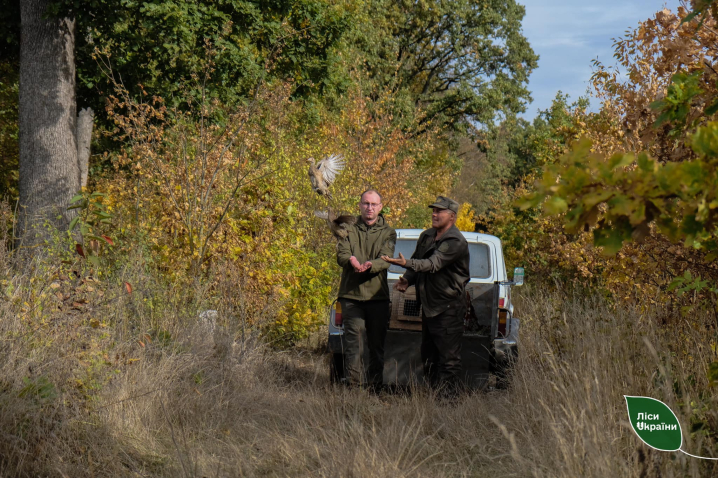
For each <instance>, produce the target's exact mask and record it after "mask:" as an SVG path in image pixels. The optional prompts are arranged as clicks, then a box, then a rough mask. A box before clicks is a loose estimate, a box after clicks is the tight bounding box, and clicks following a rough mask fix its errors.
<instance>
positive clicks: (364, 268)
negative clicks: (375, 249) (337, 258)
mask: <svg viewBox="0 0 718 478" xmlns="http://www.w3.org/2000/svg"><path fill="white" fill-rule="evenodd" d="M349 264H351V265H352V267H353V268H354V272H366V271H368V270H369V269H371V262H369V261H366V262H365V263H364V264H359V261H358V260H357V258H356V257H354V256H351V257H350V258H349Z"/></svg>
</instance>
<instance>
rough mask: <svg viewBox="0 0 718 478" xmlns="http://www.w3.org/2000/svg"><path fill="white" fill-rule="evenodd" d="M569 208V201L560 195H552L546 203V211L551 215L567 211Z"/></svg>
mask: <svg viewBox="0 0 718 478" xmlns="http://www.w3.org/2000/svg"><path fill="white" fill-rule="evenodd" d="M567 209H568V203H566V200H565V199H564V198H561V197H558V196H552V197H551V198H550V199H549V200H548V201H546V202H545V203H544V211H545V212H546V214H548V215H550V216H553V215H555V214H561V213H562V212H566V210H567Z"/></svg>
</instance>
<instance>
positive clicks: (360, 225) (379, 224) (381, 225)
mask: <svg viewBox="0 0 718 478" xmlns="http://www.w3.org/2000/svg"><path fill="white" fill-rule="evenodd" d="M357 227H358V228H360V229H361V230H363V231H366V230H374V231H380V230H382V229H384V228H385V227H387V224H386V221H385V220H384V216H382V215H381V214H379V217H377V219H376V222H375V223H374V225H373V226H368V225H367V224H366V223H365V222H364V221H362V218H361V216H357Z"/></svg>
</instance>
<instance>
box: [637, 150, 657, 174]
mask: <svg viewBox="0 0 718 478" xmlns="http://www.w3.org/2000/svg"><path fill="white" fill-rule="evenodd" d="M636 162H637V163H638V167H639V168H640V169H641V170H643V171H646V172H647V173H652V172H653V171H655V168H656V162H655V161H653V160H652V159H651V158H650V157H649V156H648V155H647V154H646V153H641V154H639V155H638V160H637V161H636Z"/></svg>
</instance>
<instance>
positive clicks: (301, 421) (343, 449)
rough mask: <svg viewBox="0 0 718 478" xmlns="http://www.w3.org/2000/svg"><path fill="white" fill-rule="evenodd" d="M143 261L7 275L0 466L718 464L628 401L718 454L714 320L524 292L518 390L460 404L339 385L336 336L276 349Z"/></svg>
mask: <svg viewBox="0 0 718 478" xmlns="http://www.w3.org/2000/svg"><path fill="white" fill-rule="evenodd" d="M142 274H144V273H143V272H142V270H141V268H135V269H132V268H127V269H124V270H121V271H118V272H116V273H114V275H113V276H112V278H107V279H105V280H104V281H98V282H95V281H93V280H88V278H87V276H85V275H83V274H79V275H75V276H66V275H64V274H63V273H62V272H58V271H57V270H54V269H44V268H43V267H42V266H41V265H38V266H37V268H35V269H32V270H28V271H27V273H25V274H17V273H13V272H12V271H11V270H10V269H6V270H5V275H4V279H5V280H4V281H3V287H4V293H5V295H4V300H3V302H2V305H0V314H2V315H0V317H1V318H0V332H1V334H0V336H1V337H2V342H0V476H2V477H16V476H17V477H24V476H28V477H30V476H59V477H83V476H88V477H92V476H167V477H175V476H183V477H190V476H191V477H213V476H220V477H222V476H327V477H335V476H347V477H350V476H351V477H366V476H379V477H381V476H387V477H389V476H391V477H398V476H427V477H436V476H497V477H501V476H547V477H549V476H550V477H553V476H560V477H564V476H565V477H576V476H595V477H614V476H627V477H628V476H630V477H633V476H636V477H639V476H645V477H648V476H667V477H669V476H691V477H692V476H696V477H697V476H710V475H715V474H716V473H718V466H716V465H714V464H713V462H708V461H703V460H697V459H694V458H689V457H687V456H685V455H683V454H680V453H665V452H659V451H655V450H652V449H650V448H649V447H647V446H645V445H643V444H642V443H641V442H640V440H639V439H638V438H637V437H636V436H635V434H633V432H632V431H631V430H630V427H629V425H628V421H627V414H626V407H625V403H624V399H623V395H624V394H626V395H647V396H652V397H654V398H658V399H661V400H663V401H665V402H666V403H667V404H668V405H669V406H670V407H671V408H672V409H673V410H674V411H675V412H676V414H677V415H678V417H679V419H680V420H681V424H682V427H683V431H684V449H685V450H686V451H688V452H690V453H693V454H698V455H704V456H713V455H718V453H716V451H715V450H716V448H715V445H716V441H715V430H717V429H718V426H717V424H718V420H717V417H716V410H718V407H716V393H715V390H714V389H713V388H710V387H709V386H708V383H707V378H706V366H707V364H708V363H710V362H711V360H714V359H715V352H714V351H712V350H711V349H710V346H709V343H710V338H711V335H712V334H715V318H714V317H713V316H709V315H706V316H705V317H701V318H700V320H699V321H698V322H699V323H700V324H703V325H700V326H693V327H689V326H687V325H682V323H681V320H680V319H679V318H677V317H672V316H669V315H667V314H666V313H665V312H664V311H662V310H661V309H653V310H651V309H645V310H642V309H641V308H640V307H639V306H637V305H634V306H631V305H614V304H611V303H610V301H608V300H606V299H604V298H601V297H600V296H598V295H595V296H590V295H585V294H575V295H566V294H559V293H556V292H548V290H549V289H543V288H539V287H535V286H534V287H533V288H531V289H527V288H524V289H523V290H521V291H520V292H519V291H517V296H518V297H517V299H516V301H517V306H516V312H517V314H516V315H517V316H520V317H522V318H523V322H522V330H521V351H520V356H519V360H518V363H517V364H516V367H515V371H514V375H513V380H512V384H511V387H510V389H509V390H487V391H483V392H476V393H473V394H470V395H465V396H463V397H462V398H461V399H460V400H458V401H457V402H455V403H448V402H445V401H442V400H439V399H437V398H436V397H434V396H433V395H432V393H431V392H429V391H427V390H424V389H418V390H415V391H414V393H412V394H410V395H383V396H379V397H377V396H374V395H371V394H368V393H366V392H365V391H362V390H348V389H345V388H332V387H331V386H330V385H329V383H328V372H327V364H326V357H325V356H324V354H323V353H322V346H321V339H322V336H323V334H322V333H321V332H320V333H318V334H317V335H316V336H315V337H314V338H313V339H312V340H310V341H307V342H306V343H303V344H299V345H298V346H297V347H295V348H294V349H291V350H288V351H277V350H272V349H270V348H268V347H267V346H265V345H262V344H261V342H260V341H258V339H257V335H256V333H255V332H254V331H253V330H252V329H251V328H247V327H241V324H237V323H234V324H231V325H227V324H230V323H231V321H229V320H226V317H224V316H223V315H222V314H223V312H222V309H221V308H220V309H219V310H220V317H219V320H218V325H217V327H215V328H214V329H212V328H211V327H210V326H208V325H207V324H203V323H201V322H200V321H198V320H197V319H196V317H197V309H196V308H195V309H193V308H192V307H190V306H187V305H186V304H187V301H185V300H183V298H185V299H186V297H187V293H186V290H179V289H178V290H175V289H173V288H172V287H170V286H167V285H163V284H161V283H159V282H157V281H154V282H153V281H152V280H151V278H150V277H147V276H143V275H142ZM125 281H131V282H132V283H133V284H135V286H134V290H133V291H132V293H131V294H130V293H128V292H127V290H126V286H124V282H125ZM139 284H143V285H142V286H139ZM103 291H104V292H103ZM99 292H103V293H102V294H99ZM66 293H69V294H70V295H71V297H70V298H69V299H68V298H66V297H65V294H66ZM58 294H59V295H58ZM73 294H74V295H73ZM82 301H86V302H85V303H83V302H82ZM220 305H221V304H220ZM145 330H147V331H148V332H147V333H145V332H144V331H145ZM681 350H686V351H689V352H690V353H688V352H681ZM691 430H694V432H693V433H691Z"/></svg>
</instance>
